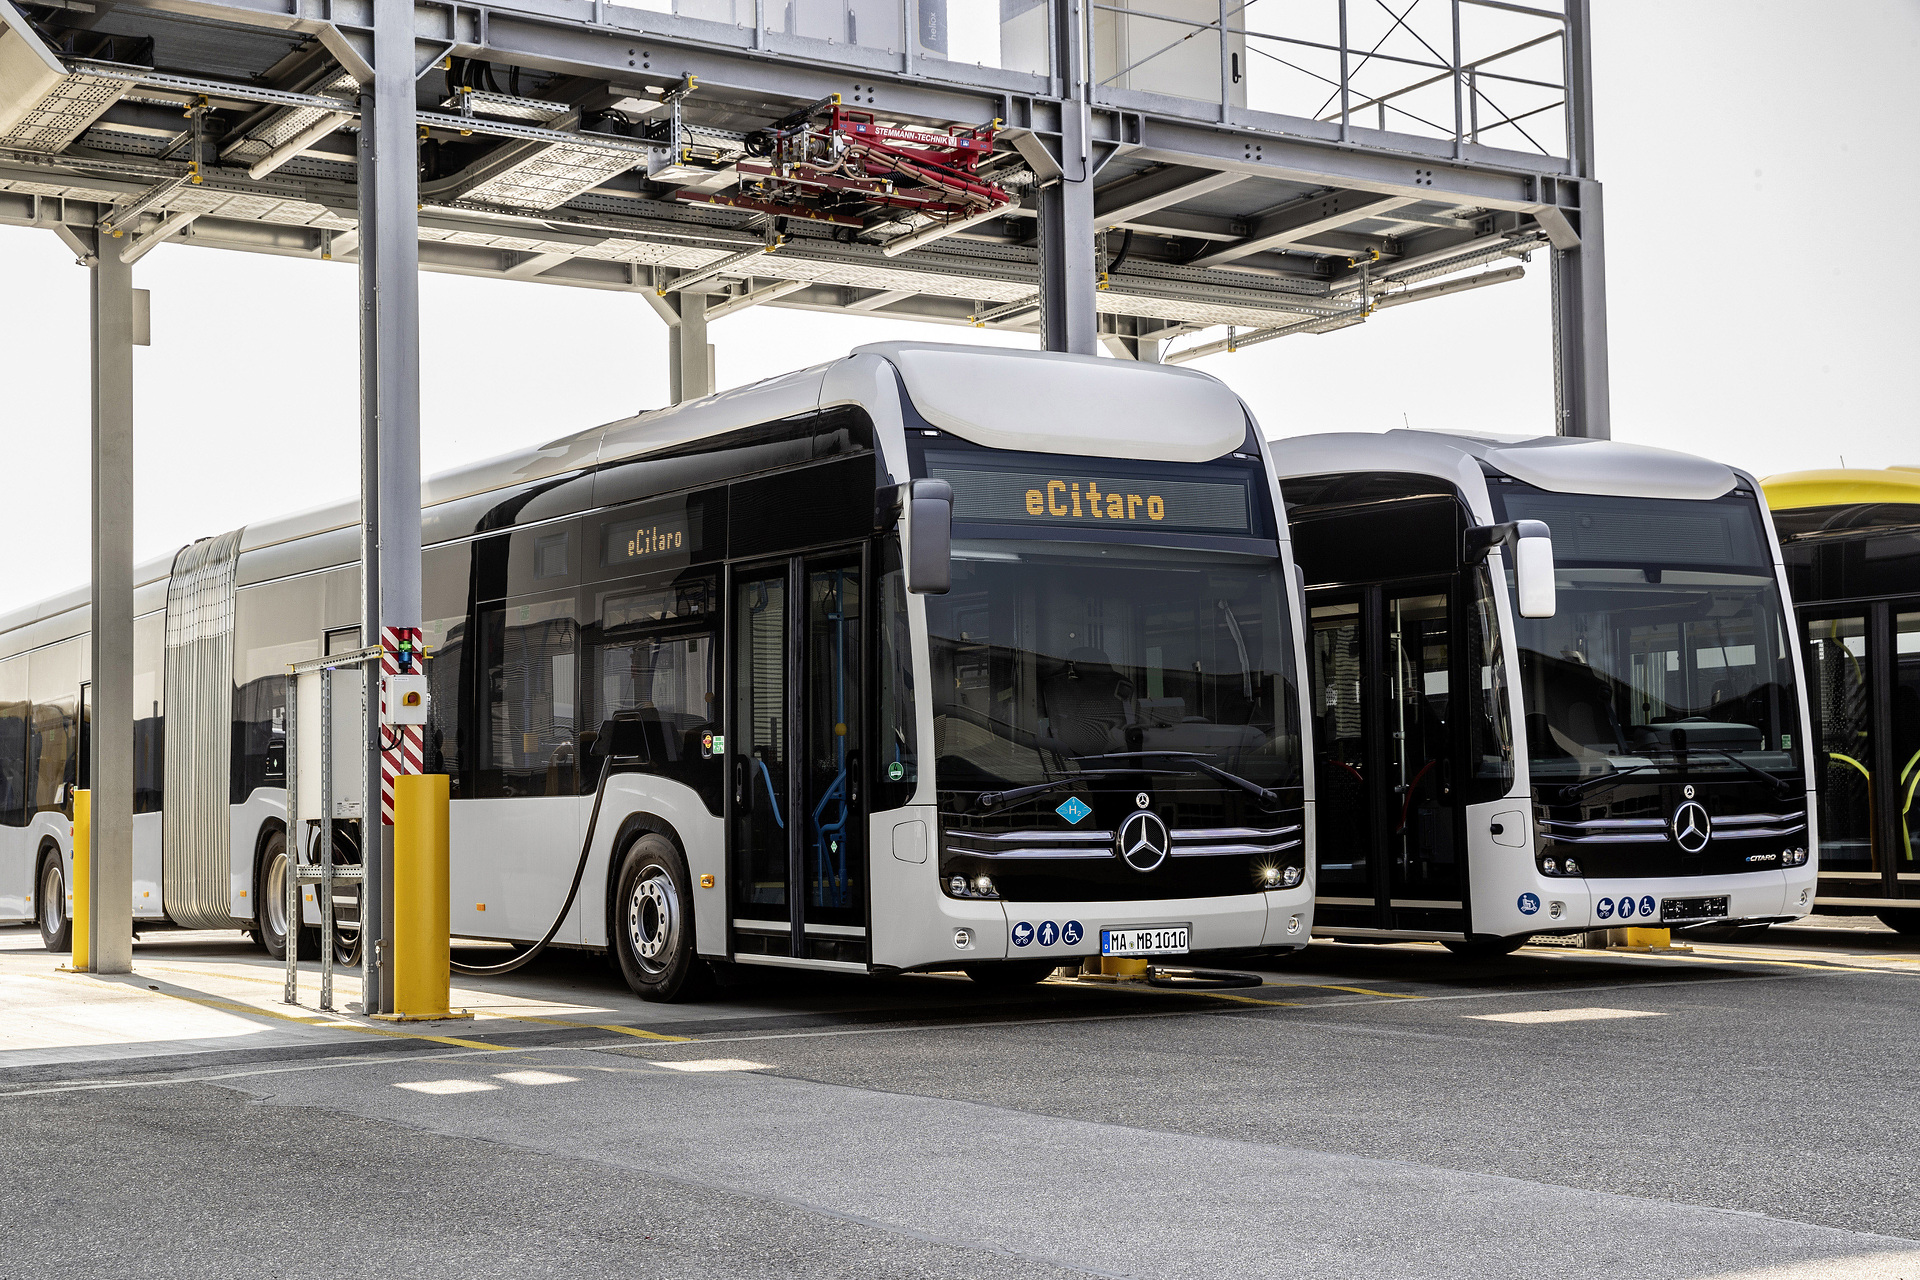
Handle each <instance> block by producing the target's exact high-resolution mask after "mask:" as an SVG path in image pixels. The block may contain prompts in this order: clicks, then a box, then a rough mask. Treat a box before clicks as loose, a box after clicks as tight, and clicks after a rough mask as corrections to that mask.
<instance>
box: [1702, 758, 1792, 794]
mask: <svg viewBox="0 0 1920 1280" xmlns="http://www.w3.org/2000/svg"><path fill="white" fill-rule="evenodd" d="M1689 752H1690V754H1692V755H1703V756H1719V757H1720V758H1721V759H1722V760H1729V761H1732V762H1733V763H1734V764H1737V765H1739V766H1740V767H1741V768H1742V769H1745V770H1746V771H1747V772H1748V773H1750V774H1752V775H1753V776H1754V777H1756V778H1761V779H1764V780H1765V781H1766V782H1767V783H1768V785H1770V786H1771V787H1772V788H1773V794H1774V796H1775V798H1777V799H1780V800H1791V799H1793V797H1794V795H1795V794H1796V791H1797V789H1796V788H1795V787H1794V785H1793V779H1791V778H1783V777H1781V776H1780V775H1779V774H1777V773H1769V772H1767V771H1766V770H1765V769H1762V768H1761V767H1760V766H1759V765H1757V764H1750V763H1748V762H1747V761H1745V760H1742V759H1741V758H1740V757H1739V756H1737V755H1735V754H1733V752H1731V751H1722V750H1720V749H1719V748H1718V747H1692V748H1690V749H1689Z"/></svg>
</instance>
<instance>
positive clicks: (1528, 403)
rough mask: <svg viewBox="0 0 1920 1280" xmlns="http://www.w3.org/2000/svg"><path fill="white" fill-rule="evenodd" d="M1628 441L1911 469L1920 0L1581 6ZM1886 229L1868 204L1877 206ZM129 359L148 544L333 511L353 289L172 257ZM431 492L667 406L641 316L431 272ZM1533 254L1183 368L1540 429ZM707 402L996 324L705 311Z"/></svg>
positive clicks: (40, 550) (27, 510) (343, 458)
mask: <svg viewBox="0 0 1920 1280" xmlns="http://www.w3.org/2000/svg"><path fill="white" fill-rule="evenodd" d="M1594 9H1595V24H1596V33H1595V54H1594V63H1595V77H1596V80H1597V90H1596V92H1597V99H1598V101H1597V110H1598V116H1599V129H1598V145H1597V151H1598V155H1597V164H1598V167H1599V171H1600V176H1601V178H1602V179H1603V181H1604V182H1605V183H1606V197H1607V265H1608V291H1609V294H1608V311H1609V324H1610V328H1611V339H1612V352H1611V354H1612V369H1613V431H1614V436H1615V438H1616V439H1621V440H1632V441H1637V442H1640V443H1645V444H1654V445H1660V446H1664V447H1668V448H1675V449H1682V450H1687V451H1690V452H1695V453H1702V454H1706V455H1709V456H1712V457H1716V458H1720V459H1723V460H1725V461H1728V462H1732V463H1734V464H1736V465H1739V466H1742V467H1746V468H1748V469H1749V470H1752V471H1754V472H1756V473H1758V474H1761V475H1766V474H1769V473H1772V472H1775V471H1783V470H1793V469H1798V468H1802V467H1814V466H1834V465H1838V464H1839V462H1840V461H1841V459H1842V458H1843V457H1844V459H1845V461H1846V462H1847V463H1848V464H1849V465H1852V466H1876V467H1877V466H1886V465H1889V464H1891V463H1898V462H1908V463H1920V437H1917V436H1916V432H1915V425H1916V411H1915V408H1914V404H1913V400H1912V398H1911V395H1910V391H1909V388H1908V387H1907V386H1906V385H1905V380H1906V378H1907V377H1908V376H1910V372H1909V374H1904V375H1903V374H1901V373H1900V370H1901V369H1908V370H1909V371H1911V369H1912V367H1913V366H1912V365H1910V364H1909V363H1908V361H1910V360H1913V359H1914V352H1915V350H1916V346H1917V345H1920V343H1917V342H1916V339H1920V321H1917V320H1916V318H1915V309H1914V304H1913V302H1912V300H1913V299H1914V298H1915V297H1917V296H1920V260H1917V259H1916V255H1915V254H1914V253H1913V252H1912V251H1911V249H1910V247H1909V246H1908V245H1907V244H1906V243H1905V237H1904V234H1903V233H1900V232H1899V230H1898V227H1899V226H1900V223H1899V221H1898V219H1899V217H1900V216H1901V215H1900V214H1899V210H1902V209H1908V210H1911V209H1914V208H1917V207H1920V165H1916V164H1914V163H1913V157H1914V154H1915V152H1914V147H1913V142H1912V137H1913V131H1914V129H1915V126H1916V124H1920V109H1917V108H1920V77H1916V76H1915V75H1914V74H1913V68H1914V67H1915V66H1916V65H1920V5H1916V4H1915V3H1914V0H1845V2H1844V3H1838V4H1824V5H1808V4H1797V3H1789V2H1786V0H1738V2H1734V0H1597V3H1596V4H1595V5H1594ZM1876 211H1877V212H1876ZM135 283H136V284H137V285H138V286H140V287H142V288H146V289H151V290H152V291H153V310H154V334H153V338H154V342H153V346H151V347H148V348H142V349H138V350H136V352H135V355H134V360H135V365H134V370H135V384H136V397H137V402H136V419H135V421H136V424H137V427H136V430H137V457H136V484H137V489H138V492H137V495H136V499H135V530H136V532H135V538H136V553H137V555H138V556H139V557H140V558H141V559H146V558H148V557H151V556H154V555H158V554H164V553H166V552H169V551H171V550H173V549H174V548H176V547H178V546H180V545H182V544H184V543H185V542H187V541H190V540H191V539H193V538H196V537H202V536H205V535H208V534H212V533H217V532H220V531H222V530H226V529H231V528H234V527H236V526H238V525H241V524H244V523H246V522H248V521H250V520H255V519H259V518H262V517H265V516H269V515H274V514H280V513H284V512H287V511H292V510H298V509H301V508H304V507H309V506H313V505H317V504H318V503H320V502H323V501H327V500H330V499H335V498H340V497H346V496H350V495H351V494H353V493H354V492H355V489H356V486H357V484H358V430H359V427H358V423H359V410H358V358H359V357H358V340H357V330H356V316H355V285H356V281H355V271H354V269H353V268H352V267H351V266H348V265H345V264H339V263H321V262H315V261H308V260H292V259H282V258H270V257H264V256H257V255H251V254H234V253H215V252H209V251H205V250H199V249H194V248H190V247H186V246H174V245H164V246H162V247H160V248H158V249H156V250H155V251H154V252H153V253H151V254H149V255H148V256H147V257H145V258H144V259H142V260H141V262H140V264H139V266H138V267H137V268H136V269H135ZM420 286H421V314H422V317H423V326H422V335H421V363H422V381H423V420H424V427H423V433H422V434H423V439H422V450H423V453H424V458H423V465H424V467H425V469H426V470H427V471H428V472H433V471H437V470H441V469H444V468H446V467H449V466H453V465H456V464H459V463H462V462H465V461H469V460H472V459H475V458H481V457H486V456H489V455H492V454H496V453H502V452H505V451H507V450H509V449H514V448H518V447H521V446H523V445H526V444H530V443H533V442H535V441H538V440H542V439H547V438H551V437H553V436H556V435H562V434H566V433H568V432H571V431H574V430H578V429H581V428H584V427H588V426H592V425H594V424H596V423H599V422H603V421H607V420H610V419H613V418H617V417H623V416H626V415H628V414H631V413H633V412H635V411H636V410H639V409H643V408H650V407H654V406H658V405H661V404H664V403H665V402H666V398H667V392H666V385H667V384H666V345H667V343H666V331H665V329H664V328H663V327H662V326H661V324H660V323H659V321H658V320H657V319H656V318H655V317H654V315H653V312H652V310H651V309H650V308H649V307H648V306H647V304H646V302H645V300H643V299H641V298H639V297H636V296H633V295H622V294H611V293H599V292H595V291H591V290H584V289H567V288H556V287H554V286H550V285H538V284H530V283H518V282H505V281H491V280H469V279H464V278H460V277H454V276H444V275H433V274H424V275H422V276H421V280H420ZM86 297H87V290H86V276H85V272H84V271H82V270H81V269H80V268H79V267H76V266H75V265H73V261H72V256H71V255H70V254H69V253H68V252H67V251H66V250H65V248H64V247H63V246H62V245H61V244H60V242H59V241H58V240H57V239H55V237H54V236H53V235H52V233H50V232H46V231H34V230H25V229H20V228H5V227H0V443H3V444H4V454H0V457H4V465H5V467H6V474H5V476H4V480H0V486H3V487H0V493H4V495H5V496H4V498H0V612H6V611H8V610H10V609H12V608H14V607H16V606H18V605H20V604H24V603H27V602H29V601H31V600H34V599H37V598H40V597H42V596H45V595H49V594H51V593H53V592H55V591H59V590H62V589H64V588H67V587H71V586H75V585H78V584H79V583H81V582H82V581H84V579H85V576H86V563H87V537H88V534H87V514H88V511H87V501H88V499H87V494H88V484H87V435H88V422H89V402H88V389H87V367H88V353H87V331H86V318H87V301H86ZM1550 333H1551V330H1550V323H1549V318H1548V314H1547V280H1546V263H1545V258H1544V256H1536V258H1535V261H1534V265H1533V266H1532V267H1530V268H1529V271H1528V276H1527V279H1525V280H1524V281H1522V282H1520V283H1518V284H1511V285H1500V286H1496V287H1494V288H1489V289H1482V290H1477V291H1474V292H1471V293H1467V294H1464V295H1461V296H1458V297H1452V298H1443V299H1440V300H1437V301H1434V302H1429V303H1421V304H1416V305H1414V306H1409V307H1402V308H1395V309H1393V310H1390V311H1386V312H1382V313H1380V314H1379V315H1377V316H1376V317H1375V318H1374V319H1372V320H1371V321H1369V322H1368V323H1367V324H1364V325H1360V326H1357V327H1355V328H1352V329H1347V330H1344V331H1342V332H1339V333H1335V334H1328V335H1324V336H1318V337H1314V336H1305V335H1303V336H1300V337H1295V338H1288V339H1282V340H1280V341H1277V342H1270V343H1266V344H1264V345H1261V346H1258V347H1253V348H1249V349H1248V350H1246V351H1243V352H1240V353H1238V354H1236V355H1231V356H1229V355H1221V356H1215V357H1212V358H1210V359H1208V360H1205V361H1201V362H1199V363H1198V364H1196V365H1194V366H1192V367H1195V368H1200V369H1204V370H1206V371H1207V372H1209V373H1212V374H1215V375H1217V376H1218V377H1220V378H1223V379H1225V380H1226V381H1227V382H1228V383H1229V384H1231V385H1232V386H1233V387H1234V388H1235V389H1236V390H1237V391H1239V392H1240V393H1241V394H1242V395H1243V396H1245V397H1246V399H1247V400H1248V402H1249V403H1250V404H1251V405H1252V406H1253V408H1254V411H1255V412H1256V413H1257V414H1258V415H1259V418H1260V421H1261V424H1262V426H1263V427H1264V428H1265V430H1266V431H1267V433H1268V434H1269V435H1271V436H1287V435H1297V434H1301V433H1305V432H1311V431H1324V430H1334V429H1356V428H1357V429H1365V430H1385V429H1387V428H1390V427H1397V426H1400V425H1402V424H1403V423H1405V424H1410V425H1412V426H1415V427H1482V428H1491V429H1496V430H1537V431H1548V430H1551V429H1552V424H1551V418H1552V407H1553V389H1552V385H1551V347H1550ZM711 336H712V338H713V341H714V342H715V343H716V345H717V347H718V369H719V380H720V384H721V385H722V386H731V385H738V384H740V383H743V382H747V381H750V380H752V379H754V378H759V377H764V376H767V375H770V374H775V373H780V372H783V371H786V370H789V369H795V368H800V367H802V366H804V365H807V364H809V363H813V362H816V361H819V360H823V359H828V358H831V357H834V356H837V355H843V354H845V352H846V351H847V350H848V349H849V348H850V347H853V346H856V345H858V344H860V343H864V342H874V341H881V340H885V339H889V338H919V339H925V340H935V341H954V342H996V343H1001V344H1005V345H1030V344H1031V342H1032V340H1031V339H1029V338H1025V337H1022V336H1015V335H1005V334H990V333H986V332H984V331H980V330H973V329H963V328H948V327H944V326H933V325H919V324H910V323H906V322H900V321H885V320H879V319H874V318H871V317H861V316H854V315H848V316H845V317H840V316H831V315H821V314H815V313H809V312H795V311H783V310H778V309H774V308H764V307H763V308H758V309H755V310H751V311H747V312H744V313H741V314H739V315H736V316H733V317H730V318H728V319H726V320H723V321H720V322H718V323H716V324H715V325H714V326H713V328H712V332H711Z"/></svg>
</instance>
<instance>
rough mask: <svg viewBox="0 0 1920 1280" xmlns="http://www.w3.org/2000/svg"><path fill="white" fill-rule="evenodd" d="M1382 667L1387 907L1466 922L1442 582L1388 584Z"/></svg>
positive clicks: (1436, 921) (1431, 921)
mask: <svg viewBox="0 0 1920 1280" xmlns="http://www.w3.org/2000/svg"><path fill="white" fill-rule="evenodd" d="M1382 605H1383V616H1382V618H1381V620H1380V621H1381V624H1382V626H1383V627H1384V628H1385V636H1386V652H1385V653H1384V655H1383V657H1384V659H1385V664H1384V670H1383V671H1382V675H1383V676H1384V677H1385V682H1386V689H1385V692H1386V699H1385V704H1386V705H1385V706H1384V707H1383V708H1382V710H1383V711H1384V713H1385V714H1386V715H1387V717H1388V725H1387V737H1388V740H1389V742H1390V743H1391V746H1390V747H1389V754H1390V765H1389V770H1388V775H1389V779H1390V781H1391V795H1390V796H1389V797H1388V799H1387V815H1386V818H1387V821H1386V822H1385V823H1384V824H1383V825H1384V826H1385V828H1386V832H1387V849H1388V874H1387V904H1386V905H1387V907H1388V910H1389V913H1390V914H1389V918H1390V919H1391V920H1392V922H1393V928H1395V929H1408V930H1418V931H1421V932H1428V933H1434V932H1438V933H1461V932H1465V930H1466V911H1465V907H1464V902H1465V898H1464V896H1463V890H1464V888H1465V885H1464V878H1463V877H1462V876H1461V874H1460V870H1461V860H1462V855H1461V845H1460V841H1459V835H1460V832H1459V831H1458V825H1459V824H1458V817H1459V815H1458V813H1457V806H1456V805H1455V803H1454V783H1455V779H1454V758H1453V757H1454V743H1455V738H1456V737H1457V733H1456V730H1457V728H1458V727H1459V726H1457V725H1456V724H1455V721H1456V719H1457V717H1456V716H1455V715H1454V714H1453V712H1454V708H1455V700H1454V697H1453V694H1454V688H1453V676H1454V671H1453V654H1454V645H1453V626H1452V612H1453V611H1452V609H1451V608H1449V601H1448V595H1447V586H1446V583H1445V582H1435V583H1430V584H1423V585H1420V586H1416V587H1413V588H1411V589H1392V588H1389V589H1388V590H1387V591H1386V592H1385V594H1384V599H1383V600H1382Z"/></svg>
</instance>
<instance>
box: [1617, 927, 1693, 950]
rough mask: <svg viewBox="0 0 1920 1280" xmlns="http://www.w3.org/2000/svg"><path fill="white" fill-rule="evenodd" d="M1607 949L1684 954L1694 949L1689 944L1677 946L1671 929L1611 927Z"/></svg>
mask: <svg viewBox="0 0 1920 1280" xmlns="http://www.w3.org/2000/svg"><path fill="white" fill-rule="evenodd" d="M1607 949H1608V950H1610V951H1637V952H1648V953H1651V952H1662V951H1665V952H1672V953H1673V954H1676V955H1684V954H1686V953H1687V952H1690V951H1692V950H1693V948H1692V947H1688V946H1675V945H1674V942H1673V930H1671V929H1609V930H1607Z"/></svg>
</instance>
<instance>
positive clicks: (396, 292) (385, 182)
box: [289, 0, 420, 1014]
mask: <svg viewBox="0 0 1920 1280" xmlns="http://www.w3.org/2000/svg"><path fill="white" fill-rule="evenodd" d="M373 49H374V64H375V65H374V74H373V85H372V91H371V92H370V93H362V95H361V99H360V114H361V133H360V136H361V153H360V183H359V188H360V190H359V195H360V201H361V209H360V237H361V246H360V308H361V330H360V334H361V348H360V350H361V468H362V469H361V494H360V504H361V519H362V522H363V526H362V535H361V566H362V579H361V599H362V623H361V641H362V643H363V644H368V645H375V644H379V643H381V640H382V634H383V631H384V629H385V628H387V627H418V626H419V625H420V219H419V212H418V209H419V200H420V185H419V165H418V161H417V159H416V149H417V142H416V133H415V121H414V88H413V86H414V79H415V73H416V68H415V66H414V56H415V52H414V30H413V4H412V0H375V4H374V41H373ZM366 704H367V719H366V727H367V739H366V742H367V755H366V769H367V773H366V792H365V796H366V800H365V806H364V810H363V813H362V817H361V822H362V830H363V834H364V835H365V836H366V837H367V838H366V839H364V840H363V857H364V858H365V860H366V864H367V865H366V881H365V885H364V893H365V902H364V906H363V910H362V917H363V918H362V920H361V930H362V950H363V953H364V955H365V962H366V966H367V969H366V981H365V986H364V996H363V1003H362V1006H361V1007H362V1011H363V1012H365V1013H369V1014H372V1013H391V1012H393V965H392V938H393V828H392V827H390V826H388V825H387V823H386V820H385V817H384V812H383V810H384V805H383V803H382V800H383V795H384V779H383V778H382V771H381V755H382V752H381V730H382V726H381V723H380V697H379V691H378V688H377V687H376V685H375V682H374V678H373V677H372V676H371V675H370V676H369V678H368V688H367V699H366ZM321 856H323V857H326V856H330V851H323V852H322V854H321ZM289 923H290V924H291V922H289Z"/></svg>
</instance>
